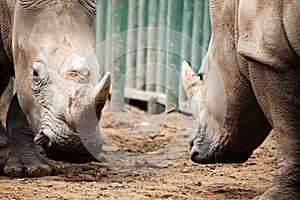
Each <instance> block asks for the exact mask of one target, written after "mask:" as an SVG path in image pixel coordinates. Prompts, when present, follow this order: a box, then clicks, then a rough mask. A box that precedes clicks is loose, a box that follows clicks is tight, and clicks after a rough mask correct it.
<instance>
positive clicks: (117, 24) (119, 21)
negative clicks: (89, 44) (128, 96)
mask: <svg viewBox="0 0 300 200" xmlns="http://www.w3.org/2000/svg"><path fill="white" fill-rule="evenodd" d="M112 8H113V13H114V14H113V34H115V35H116V34H118V33H121V32H123V31H125V30H126V29H127V23H126V19H127V0H119V1H113V4H112ZM125 49H126V38H122V39H118V40H113V48H112V52H113V55H119V54H120V52H125ZM113 58H114V60H113V63H112V66H111V77H112V90H111V100H112V109H113V110H114V111H121V110H123V108H124V87H125V77H124V76H125V69H126V66H125V63H126V62H125V59H126V57H125V55H121V56H120V57H118V58H117V57H116V56H114V57H113Z"/></svg>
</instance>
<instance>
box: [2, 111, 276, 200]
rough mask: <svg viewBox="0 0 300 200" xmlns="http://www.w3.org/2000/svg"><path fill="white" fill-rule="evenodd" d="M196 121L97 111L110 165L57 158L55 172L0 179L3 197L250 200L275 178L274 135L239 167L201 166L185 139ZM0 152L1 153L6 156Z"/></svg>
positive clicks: (142, 113) (174, 116) (183, 118)
mask: <svg viewBox="0 0 300 200" xmlns="http://www.w3.org/2000/svg"><path fill="white" fill-rule="evenodd" d="M193 126H194V125H193V118H192V117H190V116H185V115H181V114H178V113H170V114H167V115H166V114H160V115H148V114H147V113H146V112H144V111H142V110H139V109H137V108H135V107H132V106H127V107H126V111H124V112H118V113H116V112H112V111H111V109H110V106H106V108H105V110H104V113H103V116H102V123H101V127H102V133H103V134H104V135H105V138H106V140H105V141H106V142H105V144H104V151H103V156H104V157H105V158H106V159H107V161H108V163H99V162H91V163H87V164H71V163H65V162H54V161H53V163H54V165H55V167H56V170H57V172H58V175H56V176H49V177H40V178H8V177H3V176H2V177H0V199H72V200H73V199H122V200H123V199H130V200H135V199H138V200H140V199H214V200H216V199H221V200H223V199H252V198H254V197H255V196H256V195H259V194H260V193H262V192H263V191H264V190H266V188H267V187H268V186H269V185H270V184H271V182H272V179H273V176H274V165H273V160H274V157H273V154H274V139H273V134H270V136H269V137H268V138H267V139H266V141H265V142H264V143H263V145H262V146H261V147H259V148H258V149H257V150H256V151H255V152H254V153H253V155H252V156H251V158H250V159H249V160H248V161H247V162H246V163H243V164H213V165H198V164H195V163H193V162H192V161H190V159H189V153H188V145H187V140H188V137H189V135H190V134H191V132H192V130H193ZM5 151H6V150H5V149H2V150H0V158H2V157H3V156H4V154H5Z"/></svg>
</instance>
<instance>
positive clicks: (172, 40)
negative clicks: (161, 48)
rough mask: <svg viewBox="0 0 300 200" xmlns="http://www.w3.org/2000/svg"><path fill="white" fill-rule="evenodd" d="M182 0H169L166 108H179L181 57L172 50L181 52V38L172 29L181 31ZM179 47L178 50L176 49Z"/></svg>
mask: <svg viewBox="0 0 300 200" xmlns="http://www.w3.org/2000/svg"><path fill="white" fill-rule="evenodd" d="M182 3H183V2H182V1H181V0H172V1H169V2H168V16H167V22H168V23H167V28H168V30H167V51H168V52H167V73H166V76H167V77H166V86H167V90H166V95H167V102H166V109H167V110H170V109H175V110H177V109H178V92H179V73H178V72H179V69H180V57H179V55H175V54H174V53H172V52H180V51H179V50H178V49H180V46H181V44H180V43H181V39H180V38H178V37H176V36H177V35H176V34H174V33H173V32H172V31H170V30H174V31H178V32H180V31H181V22H182V18H181V15H182V9H181V8H182ZM176 49H177V51H176Z"/></svg>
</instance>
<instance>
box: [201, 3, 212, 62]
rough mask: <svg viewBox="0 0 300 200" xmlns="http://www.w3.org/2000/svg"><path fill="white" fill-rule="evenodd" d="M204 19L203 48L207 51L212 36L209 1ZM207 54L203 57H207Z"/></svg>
mask: <svg viewBox="0 0 300 200" xmlns="http://www.w3.org/2000/svg"><path fill="white" fill-rule="evenodd" d="M203 17H204V20H203V36H202V46H203V49H204V50H207V49H208V45H209V41H210V34H211V24H210V14H209V1H205V4H204V13H203ZM205 54H206V52H203V54H202V57H203V56H205Z"/></svg>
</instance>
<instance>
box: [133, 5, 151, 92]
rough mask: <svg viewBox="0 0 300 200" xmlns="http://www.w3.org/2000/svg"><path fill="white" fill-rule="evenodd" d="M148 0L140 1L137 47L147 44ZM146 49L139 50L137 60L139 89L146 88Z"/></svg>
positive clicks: (136, 82) (136, 84) (137, 86)
mask: <svg viewBox="0 0 300 200" xmlns="http://www.w3.org/2000/svg"><path fill="white" fill-rule="evenodd" d="M147 5H148V1H147V0H139V6H138V28H139V30H138V33H137V34H138V36H137V46H138V47H143V46H146V45H145V44H146V43H147V38H146V37H147V29H146V26H147V17H148V13H147ZM145 64H146V49H138V50H137V60H136V76H135V78H136V80H135V86H136V88H139V89H144V87H145V75H146V69H145V67H146V66H145Z"/></svg>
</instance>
